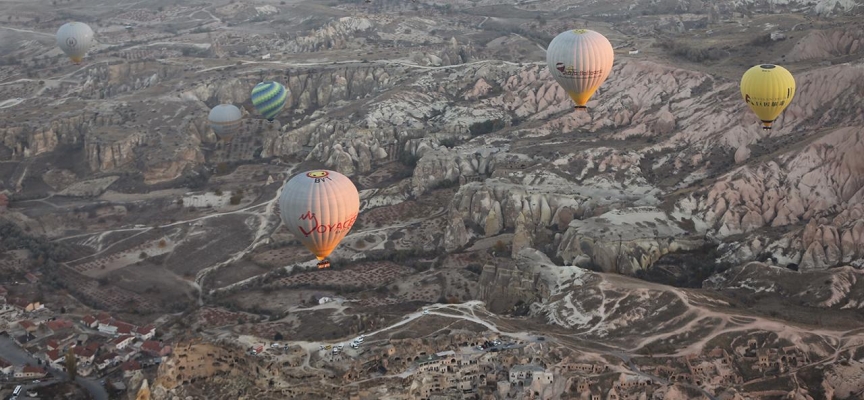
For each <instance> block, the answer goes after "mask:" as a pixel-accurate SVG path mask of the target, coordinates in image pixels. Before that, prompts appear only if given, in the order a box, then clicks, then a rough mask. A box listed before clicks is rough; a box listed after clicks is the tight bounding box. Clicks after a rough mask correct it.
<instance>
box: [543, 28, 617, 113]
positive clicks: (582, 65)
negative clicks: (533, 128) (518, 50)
mask: <svg viewBox="0 0 864 400" xmlns="http://www.w3.org/2000/svg"><path fill="white" fill-rule="evenodd" d="M614 60H615V53H614V51H613V50H612V44H611V43H609V40H608V39H606V37H605V36H603V35H601V34H599V33H597V32H594V31H592V30H588V29H575V30H571V31H566V32H562V33H561V34H559V35H558V36H556V37H555V39H552V42H551V43H549V48H548V49H546V65H548V66H549V72H550V73H551V74H552V76H553V77H555V81H557V82H558V84H559V85H561V87H563V88H564V90H565V91H566V92H567V94H568V95H570V98H571V99H573V101H574V102H575V103H576V108H577V109H584V108H587V107H585V104H586V103H588V100H589V99H590V98H591V96H592V95H593V94H594V92H596V91H597V88H599V87H600V85H602V84H603V82H604V81H605V80H606V78H607V77H608V76H609V73H610V72H611V71H612V62H613V61H614Z"/></svg>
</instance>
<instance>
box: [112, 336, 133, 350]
mask: <svg viewBox="0 0 864 400" xmlns="http://www.w3.org/2000/svg"><path fill="white" fill-rule="evenodd" d="M134 339H135V337H134V336H129V335H125V336H118V337H116V338H114V339H112V340H111V341H110V342H108V347H109V348H111V349H112V350H123V349H124V348H126V346H128V345H129V344H131V343H132V340H134Z"/></svg>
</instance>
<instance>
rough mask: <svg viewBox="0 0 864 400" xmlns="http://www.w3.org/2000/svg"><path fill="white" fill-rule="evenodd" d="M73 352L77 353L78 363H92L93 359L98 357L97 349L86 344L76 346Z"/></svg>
mask: <svg viewBox="0 0 864 400" xmlns="http://www.w3.org/2000/svg"><path fill="white" fill-rule="evenodd" d="M72 352H73V353H75V358H76V359H77V360H78V364H84V365H87V364H92V363H93V359H94V358H95V357H96V351H95V350H94V349H91V348H89V347H86V346H75V347H74V348H73V349H72Z"/></svg>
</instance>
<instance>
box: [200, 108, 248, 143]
mask: <svg viewBox="0 0 864 400" xmlns="http://www.w3.org/2000/svg"><path fill="white" fill-rule="evenodd" d="M207 119H209V120H210V127H211V128H213V132H214V133H216V136H219V137H220V138H225V139H228V138H230V137H231V136H233V135H234V134H235V133H237V129H238V128H239V127H240V122H241V120H242V119H243V114H242V113H241V112H240V109H239V108H237V107H236V106H234V105H233V104H220V105H218V106H216V107H213V109H212V110H210V115H208V116H207Z"/></svg>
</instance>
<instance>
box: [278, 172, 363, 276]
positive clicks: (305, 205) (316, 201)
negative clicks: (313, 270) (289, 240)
mask: <svg viewBox="0 0 864 400" xmlns="http://www.w3.org/2000/svg"><path fill="white" fill-rule="evenodd" d="M359 212H360V195H359V194H358V193H357V187H355V186H354V183H352V182H351V180H350V179H348V177H347V176H345V175H342V174H340V173H338V172H336V171H326V170H316V171H309V172H303V173H300V174H298V175H295V176H294V177H293V178H291V179H290V180H289V181H288V183H286V184H285V186H284V187H282V194H281V195H280V196H279V213H280V215H281V217H282V222H283V223H284V224H285V226H287V227H288V230H289V231H291V233H293V234H294V236H296V237H297V239H299V240H300V242H301V243H303V245H304V246H306V248H308V249H309V251H311V252H312V253H313V254H315V257H317V258H318V261H320V262H319V263H318V268H328V267H329V266H330V262H328V261H325V260H324V259H325V258H327V256H328V255H330V253H331V252H333V249H335V248H336V246H337V245H338V244H339V242H341V241H342V239H343V238H345V235H346V234H348V231H349V230H351V226H353V225H354V221H356V220H357V214H358V213H359Z"/></svg>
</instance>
